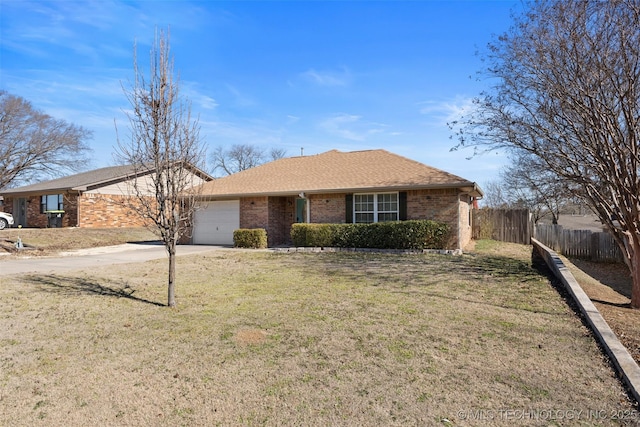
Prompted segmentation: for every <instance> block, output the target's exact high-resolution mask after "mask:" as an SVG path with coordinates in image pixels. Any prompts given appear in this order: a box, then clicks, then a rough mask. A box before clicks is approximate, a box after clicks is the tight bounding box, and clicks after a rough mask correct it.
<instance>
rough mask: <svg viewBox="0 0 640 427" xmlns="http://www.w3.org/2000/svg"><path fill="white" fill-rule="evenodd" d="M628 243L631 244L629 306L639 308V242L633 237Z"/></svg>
mask: <svg viewBox="0 0 640 427" xmlns="http://www.w3.org/2000/svg"><path fill="white" fill-rule="evenodd" d="M630 240H631V241H630V242H629V244H630V245H633V249H632V253H631V259H630V261H631V262H630V263H631V280H632V285H631V307H632V308H640V243H637V242H635V241H634V240H635V239H630Z"/></svg>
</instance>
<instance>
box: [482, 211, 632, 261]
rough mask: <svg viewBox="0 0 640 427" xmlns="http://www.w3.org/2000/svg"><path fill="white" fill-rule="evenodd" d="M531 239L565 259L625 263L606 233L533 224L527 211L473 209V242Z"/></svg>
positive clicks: (526, 241)
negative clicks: (474, 240) (479, 240)
mask: <svg viewBox="0 0 640 427" xmlns="http://www.w3.org/2000/svg"><path fill="white" fill-rule="evenodd" d="M532 237H534V238H536V239H537V240H539V241H540V242H541V243H542V244H544V245H546V246H548V247H550V248H551V249H553V250H554V251H556V252H558V253H561V254H562V255H565V256H570V257H576V258H582V259H588V260H591V261H603V262H624V256H623V255H622V251H620V248H619V247H618V244H617V243H616V241H615V240H614V239H613V236H611V234H609V233H605V232H593V231H590V230H565V229H564V228H563V227H562V226H561V225H542V224H538V225H535V226H534V224H533V221H531V215H530V214H529V210H528V209H488V208H482V209H474V210H473V238H474V239H476V240H477V239H493V240H499V241H502V242H511V243H520V244H523V245H529V244H530V243H531V238H532Z"/></svg>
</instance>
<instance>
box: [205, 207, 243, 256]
mask: <svg viewBox="0 0 640 427" xmlns="http://www.w3.org/2000/svg"><path fill="white" fill-rule="evenodd" d="M238 228H240V201H239V200H225V201H219V202H208V203H207V205H205V206H202V208H201V209H199V210H197V211H196V215H195V224H194V227H193V243H195V244H196V245H233V231H234V230H237V229H238Z"/></svg>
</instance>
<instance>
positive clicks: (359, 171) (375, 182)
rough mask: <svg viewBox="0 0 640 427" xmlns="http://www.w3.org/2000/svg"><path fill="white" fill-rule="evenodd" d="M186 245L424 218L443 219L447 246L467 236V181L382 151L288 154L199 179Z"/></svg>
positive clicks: (472, 189)
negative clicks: (304, 227)
mask: <svg viewBox="0 0 640 427" xmlns="http://www.w3.org/2000/svg"><path fill="white" fill-rule="evenodd" d="M201 190H202V191H201V202H202V203H201V206H200V209H199V210H197V211H196V213H195V218H194V226H193V227H194V229H193V237H192V243H194V244H232V243H233V231H234V230H235V229H238V228H264V229H266V230H267V236H268V244H269V246H271V247H273V246H278V245H285V244H289V243H290V229H291V225H292V224H293V223H296V222H309V223H354V222H356V223H362V222H364V223H367V222H378V221H396V220H410V219H430V220H436V221H441V222H445V223H447V224H448V225H449V226H450V227H451V230H452V241H451V246H452V248H463V247H464V246H465V245H466V244H467V243H468V242H469V241H470V240H471V230H472V227H471V209H472V208H473V204H474V201H475V200H476V199H478V198H481V197H482V196H483V193H482V190H481V189H480V188H479V187H478V185H477V184H476V183H474V182H471V181H468V180H466V179H463V178H460V177H458V176H456V175H453V174H450V173H448V172H445V171H442V170H439V169H436V168H433V167H430V166H427V165H424V164H422V163H419V162H416V161H414V160H410V159H408V158H406V157H402V156H399V155H396V154H393V153H390V152H388V151H386V150H367V151H354V152H340V151H337V150H332V151H328V152H326V153H322V154H317V155H311V156H299V157H289V158H283V159H279V160H275V161H273V162H270V163H266V164H264V165H261V166H257V167H254V168H251V169H247V170H244V171H242V172H238V173H236V174H233V175H229V176H227V177H224V178H219V179H215V180H212V181H210V182H207V183H205V184H203V185H202V189H201Z"/></svg>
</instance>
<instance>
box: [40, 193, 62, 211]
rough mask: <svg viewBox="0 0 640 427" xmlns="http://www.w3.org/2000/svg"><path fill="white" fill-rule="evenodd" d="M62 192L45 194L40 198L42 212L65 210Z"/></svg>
mask: <svg viewBox="0 0 640 427" xmlns="http://www.w3.org/2000/svg"><path fill="white" fill-rule="evenodd" d="M62 200H63V196H62V194H45V195H44V196H42V198H41V199H40V213H45V212H47V211H61V210H64V205H63V203H62Z"/></svg>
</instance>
